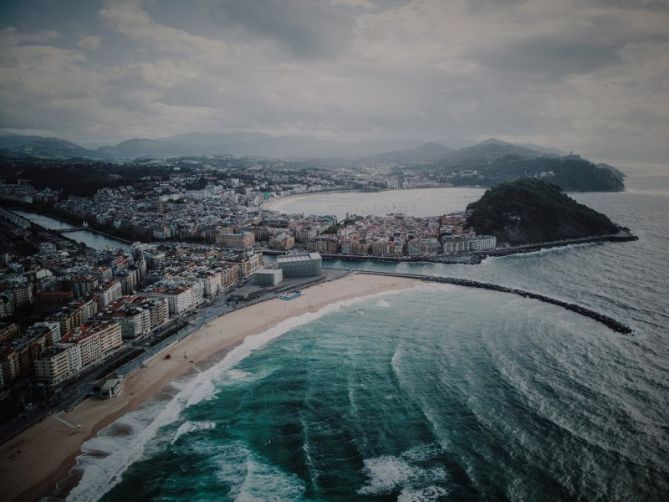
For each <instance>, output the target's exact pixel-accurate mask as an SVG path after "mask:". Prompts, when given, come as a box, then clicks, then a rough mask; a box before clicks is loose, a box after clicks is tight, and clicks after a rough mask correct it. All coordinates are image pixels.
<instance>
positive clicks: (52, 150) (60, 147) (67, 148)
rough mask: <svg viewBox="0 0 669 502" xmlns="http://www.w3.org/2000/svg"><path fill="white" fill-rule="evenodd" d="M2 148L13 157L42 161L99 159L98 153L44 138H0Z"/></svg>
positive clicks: (16, 136)
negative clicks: (76, 158) (39, 159)
mask: <svg viewBox="0 0 669 502" xmlns="http://www.w3.org/2000/svg"><path fill="white" fill-rule="evenodd" d="M0 148H2V149H3V150H5V151H6V152H7V155H8V156H13V157H36V158H42V159H69V158H75V157H89V158H97V157H99V155H98V153H97V152H95V151H94V150H89V149H87V148H84V147H82V146H79V145H76V144H74V143H70V142H69V141H65V140H62V139H58V138H46V137H43V136H19V135H15V134H10V135H3V136H0Z"/></svg>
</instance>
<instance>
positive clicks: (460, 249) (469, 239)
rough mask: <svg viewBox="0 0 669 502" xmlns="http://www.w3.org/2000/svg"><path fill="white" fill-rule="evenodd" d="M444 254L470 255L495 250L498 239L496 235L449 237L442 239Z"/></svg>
mask: <svg viewBox="0 0 669 502" xmlns="http://www.w3.org/2000/svg"><path fill="white" fill-rule="evenodd" d="M441 243H442V246H443V252H444V254H449V255H452V254H460V253H470V252H473V251H485V250H487V249H495V247H496V246H497V238H496V237H495V236H494V235H476V236H471V235H449V236H443V237H442V238H441Z"/></svg>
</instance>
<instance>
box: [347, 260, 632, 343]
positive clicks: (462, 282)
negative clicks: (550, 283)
mask: <svg viewBox="0 0 669 502" xmlns="http://www.w3.org/2000/svg"><path fill="white" fill-rule="evenodd" d="M356 272H357V273H359V274H369V275H390V276H395V277H405V278H407V279H417V280H422V281H429V282H440V283H443V284H453V285H455V286H465V287H468V288H478V289H488V290H491V291H499V292H501V293H511V294H514V295H518V296H522V297H524V298H531V299H533V300H539V301H541V302H544V303H550V304H551V305H557V306H558V307H562V308H564V309H567V310H571V311H572V312H576V313H577V314H580V315H582V316H585V317H589V318H590V319H594V320H595V321H597V322H600V323H602V324H603V325H605V326H607V327H608V328H610V329H612V330H613V331H615V332H617V333H621V334H623V335H629V334H630V333H632V329H631V328H630V327H629V326H627V325H625V324H623V323H621V322H620V321H617V320H615V319H613V318H612V317H609V316H607V315H605V314H602V313H600V312H597V311H595V310H592V309H589V308H587V307H583V306H582V305H577V304H575V303H569V302H565V301H563V300H558V299H557V298H552V297H550V296H546V295H542V294H540V293H533V292H531V291H525V290H523V289H518V288H510V287H507V286H502V285H499V284H492V283H489V282H480V281H472V280H471V279H459V278H456V277H440V276H435V275H420V274H402V273H399V272H370V271H365V270H356Z"/></svg>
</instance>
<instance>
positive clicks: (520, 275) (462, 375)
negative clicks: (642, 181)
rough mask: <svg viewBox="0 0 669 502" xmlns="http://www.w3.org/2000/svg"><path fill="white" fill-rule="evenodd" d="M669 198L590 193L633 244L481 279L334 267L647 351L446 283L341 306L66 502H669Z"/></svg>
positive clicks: (543, 260)
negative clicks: (512, 290) (406, 279)
mask: <svg viewBox="0 0 669 502" xmlns="http://www.w3.org/2000/svg"><path fill="white" fill-rule="evenodd" d="M668 181H669V178H662V179H661V180H660V181H659V182H658V181H657V180H655V181H653V183H652V184H650V185H649V187H648V188H647V189H644V188H643V186H640V188H638V189H636V190H635V191H630V192H628V193H623V194H580V195H578V196H577V197H578V199H579V201H581V202H584V203H586V204H588V205H591V206H592V207H594V208H596V209H598V210H601V211H604V212H606V213H607V214H609V215H610V216H611V217H612V218H613V219H614V220H616V221H618V222H619V223H621V224H624V225H627V226H630V227H631V228H633V229H634V231H635V232H636V233H637V234H638V235H639V237H640V239H639V241H636V242H630V243H621V244H594V245H584V246H575V247H569V248H565V249H558V250H552V251H545V252H539V253H534V254H530V255H524V256H512V257H505V258H498V259H490V260H486V261H485V262H484V263H483V264H482V265H479V266H464V265H463V266H460V265H455V266H452V265H451V266H449V265H436V264H401V265H392V264H380V263H374V262H361V263H356V264H351V263H347V262H330V263H329V265H330V266H335V267H352V266H355V267H360V268H366V269H378V270H395V269H396V270H401V271H411V272H415V273H426V274H433V275H448V276H461V277H469V278H474V279H480V280H487V281H490V282H497V283H500V284H505V285H511V286H518V287H522V288H524V289H528V290H532V291H536V292H540V293H545V294H549V295H551V296H555V297H559V298H562V299H565V300H568V301H573V302H576V303H579V304H582V305H585V306H588V307H591V308H594V309H595V310H598V311H601V312H603V313H606V314H608V315H611V316H612V317H614V318H617V319H619V320H621V321H623V322H625V323H627V324H629V325H630V326H631V327H632V328H633V330H634V333H633V334H632V335H630V336H623V335H619V334H616V333H614V332H612V331H611V330H609V329H607V328H606V327H604V326H602V325H601V324H598V323H596V322H594V321H592V320H590V319H588V318H585V317H582V316H578V315H576V314H574V313H572V312H569V311H565V310H563V309H560V308H558V307H555V306H552V305H546V304H542V303H540V302H535V301H532V300H527V299H523V298H520V297H516V296H513V295H506V294H502V293H496V292H491V291H480V290H472V289H466V288H458V287H445V286H441V285H432V286H426V287H421V288H418V289H414V290H409V291H404V292H401V293H396V294H389V295H384V296H377V297H373V298H371V299H363V300H360V301H358V302H352V303H349V304H347V305H342V306H332V307H330V308H328V309H326V310H325V311H324V312H321V313H320V314H318V315H311V316H306V317H303V318H298V319H293V320H290V321H288V322H286V323H283V324H282V325H279V326H277V327H275V328H274V329H272V330H270V331H269V332H267V333H264V334H261V335H259V336H257V337H254V338H252V339H247V341H246V342H245V344H244V345H242V346H240V347H238V348H237V349H235V350H234V351H233V352H231V353H230V355H229V356H228V357H227V358H226V359H225V360H224V361H223V362H221V363H219V364H217V365H215V366H213V367H211V368H208V369H205V368H202V370H203V371H202V373H198V374H197V375H196V376H195V378H192V379H189V380H183V381H181V382H177V383H176V384H175V385H174V386H173V388H171V389H169V390H168V392H169V394H170V395H167V394H166V395H163V397H162V398H161V399H159V400H157V401H155V402H153V403H151V404H150V405H148V406H147V407H145V408H144V409H142V410H138V411H137V412H134V413H132V414H129V415H127V416H126V417H123V418H122V419H120V420H119V421H118V422H117V423H115V424H114V425H113V426H111V427H110V428H108V429H107V430H105V431H103V432H102V433H101V434H100V436H98V437H97V438H94V439H93V440H91V441H89V442H88V443H87V445H86V448H87V449H88V450H92V451H91V454H89V455H84V456H82V457H80V458H79V468H78V469H79V470H81V471H82V472H83V477H82V480H81V482H80V484H79V486H78V487H77V488H75V490H73V492H72V493H71V496H70V498H71V499H72V500H90V499H96V498H100V497H101V498H102V499H103V500H108V501H114V500H146V499H154V500H175V501H176V500H179V501H181V500H358V499H359V500H537V499H544V500H664V499H665V497H666V494H667V493H669V467H668V466H669V462H668V454H667V452H668V451H669V419H668V417H669V343H668V340H667V335H668V332H667V328H666V326H667V324H669V294H667V293H668V291H667V284H668V283H669V260H668V259H667V258H669V253H668V252H667V249H669V222H668V221H667V218H666V215H667V214H668V213H669V183H667V182H668ZM662 183H665V184H664V185H662ZM307 293H308V291H307Z"/></svg>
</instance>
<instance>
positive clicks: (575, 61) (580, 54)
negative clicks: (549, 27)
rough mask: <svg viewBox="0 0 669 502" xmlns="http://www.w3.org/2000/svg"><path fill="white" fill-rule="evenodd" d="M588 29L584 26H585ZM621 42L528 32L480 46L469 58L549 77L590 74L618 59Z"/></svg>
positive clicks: (584, 33) (591, 35)
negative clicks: (527, 33) (506, 40)
mask: <svg viewBox="0 0 669 502" xmlns="http://www.w3.org/2000/svg"><path fill="white" fill-rule="evenodd" d="M586 30H587V29H586ZM623 46H624V42H622V41H619V40H614V39H611V38H609V37H598V36H597V35H596V34H594V33H588V32H587V31H581V32H580V33H571V34H568V33H552V34H547V35H546V34H541V35H531V36H527V37H524V38H521V39H519V40H514V41H511V42H508V43H506V44H504V43H502V44H497V43H496V44H495V45H491V46H488V47H479V48H476V49H474V50H472V51H471V52H470V55H471V57H472V58H473V59H474V60H475V61H477V62H478V63H480V64H483V65H485V66H488V67H491V68H494V69H497V70H501V71H511V72H524V73H531V74H535V75H540V76H546V77H549V78H560V77H564V76H566V75H571V74H583V73H590V72H592V71H595V70H597V69H599V68H600V67H602V66H606V65H609V64H612V63H616V62H618V61H620V54H619V52H618V51H619V49H621V48H622V47H623Z"/></svg>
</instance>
